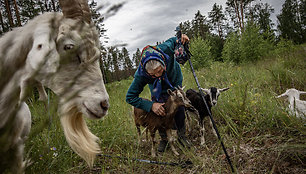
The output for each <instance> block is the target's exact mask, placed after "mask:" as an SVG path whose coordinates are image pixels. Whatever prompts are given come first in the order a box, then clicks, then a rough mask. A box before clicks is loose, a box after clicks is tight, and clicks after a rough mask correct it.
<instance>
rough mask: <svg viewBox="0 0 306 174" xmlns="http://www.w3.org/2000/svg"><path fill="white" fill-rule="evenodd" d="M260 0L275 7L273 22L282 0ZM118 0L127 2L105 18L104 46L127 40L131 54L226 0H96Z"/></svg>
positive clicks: (104, 0) (113, 1)
mask: <svg viewBox="0 0 306 174" xmlns="http://www.w3.org/2000/svg"><path fill="white" fill-rule="evenodd" d="M259 1H261V2H262V3H266V2H267V3H268V4H270V5H271V6H272V7H273V8H274V9H275V12H274V14H272V20H273V22H274V23H275V24H276V15H278V14H279V13H280V10H281V8H282V4H283V3H284V2H285V0H257V2H259ZM119 2H126V3H125V4H124V5H123V7H122V8H121V9H120V10H119V11H118V12H117V13H116V15H114V16H112V17H109V18H107V19H106V20H105V22H104V23H105V28H106V29H107V32H106V35H107V36H108V37H109V39H108V43H105V46H114V45H118V44H119V45H120V44H127V45H126V48H127V49H128V51H129V53H130V56H132V54H134V53H135V51H136V49H137V48H140V50H141V49H142V48H143V47H144V46H146V45H155V44H156V42H158V41H159V42H160V41H165V40H167V39H168V38H170V37H173V36H174V35H175V31H174V29H175V27H176V26H178V25H179V23H180V22H184V21H187V20H192V19H193V18H194V16H195V14H196V12H197V11H198V10H200V12H201V14H202V15H204V16H206V17H207V16H208V12H210V11H211V10H212V6H213V4H214V3H217V4H218V5H222V8H223V10H224V9H225V7H226V5H225V3H226V0H164V1H161V0H98V5H101V4H104V5H105V4H107V3H111V4H116V3H119ZM101 12H102V13H103V10H102V11H101ZM120 49H121V48H120Z"/></svg>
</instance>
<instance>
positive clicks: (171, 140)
mask: <svg viewBox="0 0 306 174" xmlns="http://www.w3.org/2000/svg"><path fill="white" fill-rule="evenodd" d="M166 133H167V138H168V140H169V145H170V147H171V150H172V152H173V153H174V154H175V155H177V156H178V155H180V154H179V153H178V152H177V151H176V149H175V147H174V146H173V141H174V138H173V136H172V133H171V129H167V130H166Z"/></svg>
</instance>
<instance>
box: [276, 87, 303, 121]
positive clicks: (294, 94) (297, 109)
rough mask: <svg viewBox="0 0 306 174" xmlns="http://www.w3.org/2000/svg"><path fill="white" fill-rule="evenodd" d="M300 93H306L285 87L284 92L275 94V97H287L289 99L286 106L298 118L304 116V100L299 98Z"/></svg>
mask: <svg viewBox="0 0 306 174" xmlns="http://www.w3.org/2000/svg"><path fill="white" fill-rule="evenodd" d="M300 94H306V92H304V91H299V90H297V89H294V88H291V89H287V90H286V92H285V93H283V94H281V95H279V96H277V98H280V97H288V101H289V106H288V108H289V110H290V113H291V114H292V115H295V116H297V117H299V118H305V116H306V101H303V100H300Z"/></svg>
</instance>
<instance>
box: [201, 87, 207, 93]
mask: <svg viewBox="0 0 306 174" xmlns="http://www.w3.org/2000/svg"><path fill="white" fill-rule="evenodd" d="M201 89H202V91H204V92H205V93H206V94H209V90H208V89H204V88H201Z"/></svg>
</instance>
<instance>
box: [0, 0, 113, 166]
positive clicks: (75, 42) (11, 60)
mask: <svg viewBox="0 0 306 174" xmlns="http://www.w3.org/2000/svg"><path fill="white" fill-rule="evenodd" d="M60 6H61V8H62V11H63V14H62V13H45V14H42V15H40V16H37V17H35V18H34V19H32V20H31V21H29V22H28V23H27V24H26V25H25V26H23V27H19V28H15V29H14V30H13V31H10V32H8V33H6V34H5V35H4V36H2V37H1V38H0V74H1V79H0V120H1V122H0V143H1V144H0V146H1V148H2V147H6V146H9V144H10V142H6V141H4V139H5V137H6V136H9V137H12V136H14V135H13V134H11V133H9V134H5V132H8V130H9V129H11V128H12V129H17V127H14V124H13V123H15V122H18V121H16V120H18V115H17V116H16V112H17V111H16V108H19V104H20V103H22V101H23V100H24V99H25V98H26V97H27V90H26V89H27V88H31V87H32V86H33V85H32V84H33V83H36V82H39V84H40V83H41V85H43V86H46V87H48V88H50V89H51V90H52V91H53V92H54V93H55V94H57V95H59V98H60V102H59V112H60V115H61V123H62V127H63V130H64V133H65V136H66V140H67V142H68V144H69V145H70V146H71V148H72V149H73V150H74V151H75V152H76V153H77V154H78V155H80V156H81V157H82V158H83V159H84V160H85V161H86V162H87V163H88V165H89V166H92V165H93V162H94V159H95V157H96V154H97V153H99V152H100V147H99V145H98V143H97V141H98V138H97V137H96V136H95V135H93V134H92V133H91V132H90V131H89V129H88V127H87V125H86V122H85V121H84V118H83V115H85V116H87V117H88V118H92V119H100V118H102V117H103V116H105V115H106V114H107V110H108V107H109V103H108V99H109V96H108V94H107V92H106V89H105V86H104V83H103V78H102V73H101V70H100V67H99V58H100V50H99V48H100V45H99V35H98V32H97V31H96V27H95V25H94V24H93V22H91V17H90V10H89V7H88V2H87V0H60ZM19 126H22V125H19ZM19 126H18V128H19ZM0 152H1V153H0V156H3V155H4V154H5V153H7V151H5V150H2V151H0ZM21 159H22V158H21ZM1 167H2V166H1ZM1 169H2V168H1ZM4 170H5V169H4Z"/></svg>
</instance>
